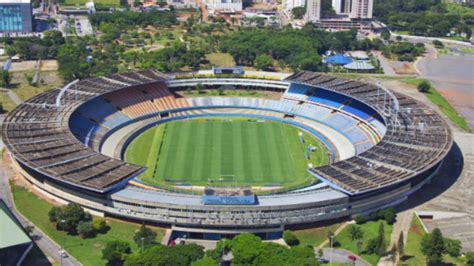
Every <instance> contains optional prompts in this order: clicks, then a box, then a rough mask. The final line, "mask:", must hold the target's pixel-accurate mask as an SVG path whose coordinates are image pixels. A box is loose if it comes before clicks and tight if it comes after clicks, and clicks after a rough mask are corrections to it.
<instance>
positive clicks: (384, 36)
mask: <svg viewBox="0 0 474 266" xmlns="http://www.w3.org/2000/svg"><path fill="white" fill-rule="evenodd" d="M390 35H391V34H390V31H389V30H384V31H382V33H381V34H380V37H382V39H384V40H386V41H388V40H390Z"/></svg>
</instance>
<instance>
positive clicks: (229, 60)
mask: <svg viewBox="0 0 474 266" xmlns="http://www.w3.org/2000/svg"><path fill="white" fill-rule="evenodd" d="M206 59H207V60H208V61H209V63H211V65H212V66H214V65H215V66H221V67H231V66H235V61H234V58H233V57H232V55H230V54H228V53H212V54H207V55H206Z"/></svg>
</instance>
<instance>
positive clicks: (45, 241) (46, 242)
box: [0, 159, 81, 266]
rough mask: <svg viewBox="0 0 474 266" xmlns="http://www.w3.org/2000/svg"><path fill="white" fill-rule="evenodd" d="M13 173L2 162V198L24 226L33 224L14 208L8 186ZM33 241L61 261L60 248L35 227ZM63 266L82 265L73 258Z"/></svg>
mask: <svg viewBox="0 0 474 266" xmlns="http://www.w3.org/2000/svg"><path fill="white" fill-rule="evenodd" d="M12 174H13V173H12V172H11V170H10V169H9V168H7V167H5V163H4V161H3V159H2V160H0V198H1V199H2V200H3V201H4V202H5V204H6V205H7V206H8V208H10V210H11V211H12V212H13V214H14V215H15V217H16V218H17V219H18V220H19V221H20V222H21V224H22V225H23V226H26V225H29V224H32V223H29V222H27V221H26V220H25V219H24V218H23V216H21V215H20V214H19V213H18V212H17V211H16V210H15V209H14V208H13V200H12V197H11V193H10V189H9V185H8V177H9V176H11V175H12ZM31 235H32V238H33V240H34V241H35V243H36V245H38V247H39V248H40V249H41V250H42V251H43V252H44V253H46V254H47V256H49V257H51V258H53V259H54V260H56V261H58V262H59V261H61V257H60V255H59V251H60V247H59V246H58V245H57V244H56V243H55V242H53V241H52V240H51V239H49V238H48V237H45V236H44V234H43V233H42V232H41V231H39V230H38V228H36V227H35V229H34V230H33V233H32V234H31ZM63 265H67V266H69V265H71V266H73V265H81V264H80V263H79V262H78V261H76V260H75V259H74V258H72V257H67V258H63Z"/></svg>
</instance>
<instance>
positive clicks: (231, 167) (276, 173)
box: [125, 114, 330, 193]
mask: <svg viewBox="0 0 474 266" xmlns="http://www.w3.org/2000/svg"><path fill="white" fill-rule="evenodd" d="M329 158H330V156H329V152H328V149H327V148H326V146H325V145H324V144H323V142H321V141H320V140H319V139H318V138H317V137H316V136H315V135H313V134H312V133H311V132H309V131H306V130H304V129H302V128H300V127H297V126H295V125H290V124H288V123H284V122H283V120H282V121H277V120H276V119H274V118H263V117H249V116H243V115H242V116H236V115H225V114H222V115H212V116H199V117H191V118H186V119H180V120H171V121H168V122H163V123H159V124H157V125H154V126H152V127H150V128H148V129H146V130H145V131H144V132H142V133H141V134H139V135H138V136H137V137H135V138H134V139H133V140H132V141H131V142H130V144H129V145H128V146H127V148H126V150H125V160H126V161H128V162H130V163H134V164H137V165H141V166H145V167H146V168H147V169H146V171H145V172H144V173H142V174H141V175H140V176H139V177H138V178H137V179H138V180H137V181H138V182H140V183H142V184H143V185H150V186H155V187H160V188H164V189H171V190H177V189H178V190H184V191H197V190H203V189H204V187H206V186H226V187H228V186H232V187H250V188H252V190H254V191H255V193H265V192H275V191H276V190H289V189H294V188H298V187H303V186H308V185H311V184H314V183H317V182H318V180H317V179H316V178H314V177H313V176H312V175H311V174H310V173H309V172H308V171H307V169H308V167H317V166H320V165H325V164H328V162H329Z"/></svg>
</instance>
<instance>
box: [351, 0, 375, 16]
mask: <svg viewBox="0 0 474 266" xmlns="http://www.w3.org/2000/svg"><path fill="white" fill-rule="evenodd" d="M373 10H374V0H352V5H351V12H350V15H349V18H351V19H372V12H373Z"/></svg>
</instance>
